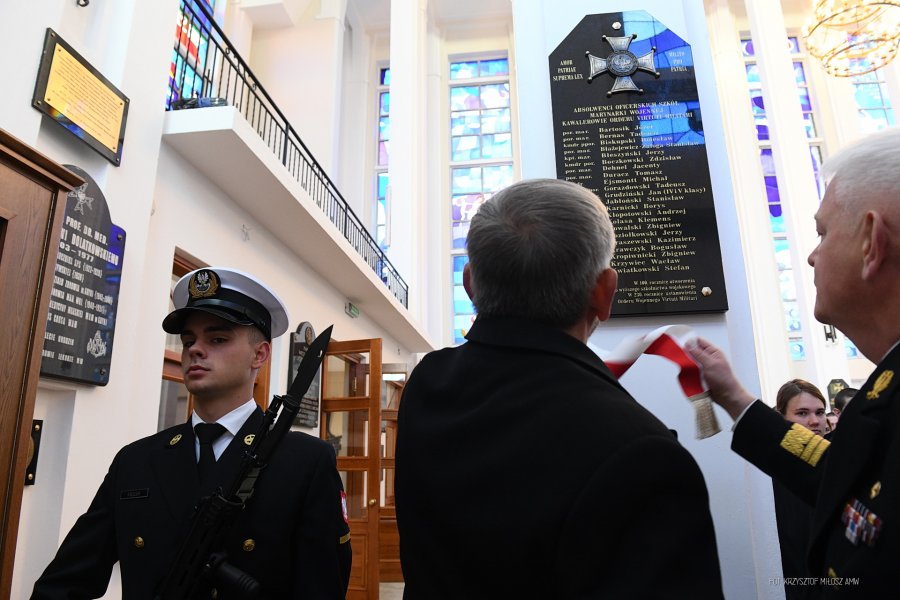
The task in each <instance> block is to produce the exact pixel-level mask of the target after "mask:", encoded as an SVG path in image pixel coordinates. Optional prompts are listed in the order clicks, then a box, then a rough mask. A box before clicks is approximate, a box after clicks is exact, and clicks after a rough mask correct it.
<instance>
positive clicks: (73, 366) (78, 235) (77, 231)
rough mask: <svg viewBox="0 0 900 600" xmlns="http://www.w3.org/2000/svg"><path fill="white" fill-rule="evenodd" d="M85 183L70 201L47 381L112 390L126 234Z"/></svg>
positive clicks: (47, 350) (53, 301) (50, 320)
mask: <svg viewBox="0 0 900 600" xmlns="http://www.w3.org/2000/svg"><path fill="white" fill-rule="evenodd" d="M64 166H65V167H66V168H67V169H69V170H70V171H72V172H74V173H76V174H78V175H79V176H81V177H82V178H83V179H84V180H85V184H84V185H82V186H81V187H78V188H76V189H74V190H72V191H71V192H69V195H68V197H67V199H66V216H65V219H64V221H63V227H62V232H61V234H60V239H59V253H58V255H57V258H56V270H55V272H54V274H53V289H52V291H51V293H50V310H49V312H48V313H47V329H46V331H45V332H44V351H43V355H42V358H41V375H47V376H49V377H60V378H63V379H72V380H75V381H80V382H82V383H91V384H94V385H106V384H107V383H108V382H109V369H110V363H111V358H112V349H113V333H114V332H115V327H116V308H117V307H118V304H119V284H120V282H121V279H122V260H123V258H124V255H125V231H124V230H123V229H122V228H121V227H119V226H118V225H115V224H113V222H112V220H111V218H110V215H109V207H108V206H107V204H106V199H105V198H104V196H103V192H102V191H100V188H99V187H98V186H97V184H96V183H95V182H94V180H93V178H92V177H91V176H90V175H88V174H87V173H85V172H84V171H83V170H82V169H80V168H78V167H75V166H72V165H64Z"/></svg>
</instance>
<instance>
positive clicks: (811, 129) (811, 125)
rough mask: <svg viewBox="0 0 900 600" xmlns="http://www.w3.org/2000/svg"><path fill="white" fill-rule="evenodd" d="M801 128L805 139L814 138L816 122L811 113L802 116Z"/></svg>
mask: <svg viewBox="0 0 900 600" xmlns="http://www.w3.org/2000/svg"><path fill="white" fill-rule="evenodd" d="M803 128H804V130H805V131H806V138H807V139H812V138H814V137H816V122H815V119H813V115H812V113H811V112H808V113H804V114H803Z"/></svg>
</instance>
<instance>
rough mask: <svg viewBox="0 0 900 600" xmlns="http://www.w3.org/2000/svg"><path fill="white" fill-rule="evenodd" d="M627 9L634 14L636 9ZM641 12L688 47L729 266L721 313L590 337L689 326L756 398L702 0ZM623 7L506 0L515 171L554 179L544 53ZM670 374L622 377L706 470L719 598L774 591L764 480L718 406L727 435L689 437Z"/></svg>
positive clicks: (647, 371)
mask: <svg viewBox="0 0 900 600" xmlns="http://www.w3.org/2000/svg"><path fill="white" fill-rule="evenodd" d="M629 9H630V10H637V9H638V7H629ZM640 9H643V10H646V11H647V12H649V13H651V14H653V15H654V16H655V17H656V18H657V19H659V20H660V21H662V22H663V23H665V24H666V25H667V26H668V27H669V28H670V29H672V30H673V31H675V32H676V33H678V34H679V35H680V36H681V37H682V38H683V39H685V40H687V41H688V42H689V43H690V44H691V45H692V51H693V55H694V62H695V70H696V74H697V84H698V89H699V93H700V101H701V105H702V108H703V124H704V131H705V135H706V144H707V154H708V157H709V163H710V172H711V176H712V187H713V194H714V198H715V208H716V218H717V220H718V227H719V239H720V244H721V248H722V259H723V263H724V264H726V265H727V268H726V269H725V278H726V287H727V293H728V303H729V310H728V312H726V313H724V314H721V315H719V314H716V315H677V316H670V317H637V318H619V319H615V320H613V321H610V322H608V323H606V324H604V325H603V326H602V327H601V328H600V329H599V330H598V331H597V333H595V334H594V336H593V337H592V339H591V342H592V343H594V344H596V345H597V346H599V347H601V348H607V349H612V348H614V347H615V346H616V345H617V344H618V343H619V341H621V340H622V339H624V338H625V337H630V336H635V335H641V334H644V333H647V332H649V331H651V330H653V329H655V328H656V327H659V326H661V325H664V324H669V323H684V324H688V325H691V326H693V327H694V328H695V329H696V330H697V331H698V333H700V335H702V336H704V337H706V338H708V339H710V340H712V341H713V342H714V343H716V344H717V345H719V346H720V347H722V348H723V349H725V350H726V352H728V353H729V354H730V355H731V357H732V359H733V361H734V367H735V370H736V372H737V374H738V376H739V377H740V379H741V380H742V381H743V382H744V383H745V385H747V386H748V388H749V389H751V391H753V392H755V393H757V394H758V393H759V389H758V387H759V385H758V380H757V376H756V372H757V368H756V360H755V356H754V350H753V348H754V346H753V344H754V340H753V336H752V331H751V328H750V309H749V304H748V292H747V287H746V280H745V277H744V272H743V264H744V261H743V258H742V254H741V252H742V250H741V247H740V236H739V235H738V225H737V216H736V213H735V207H734V204H733V200H732V190H731V181H730V176H729V165H728V164H727V158H726V157H727V153H726V152H725V147H724V143H725V142H724V137H723V131H722V123H721V117H720V111H719V108H718V100H717V95H716V90H715V81H714V80H713V68H712V59H711V54H710V50H709V47H708V42H707V40H708V34H707V32H706V22H705V18H704V13H703V6H702V3H701V2H700V0H696V1H695V0H684V1H683V2H666V1H663V0H656V1H654V0H646V1H645V2H644V3H643V4H642V5H641V7H640ZM621 10H622V5H621V3H617V2H614V1H612V0H597V1H596V2H593V3H591V7H590V10H589V11H588V10H585V7H584V4H583V3H581V2H578V1H577V0H541V2H539V3H535V2H533V1H525V0H515V1H514V2H513V19H514V26H515V35H516V75H517V79H518V87H517V96H518V101H519V107H520V108H519V120H520V123H522V124H525V123H527V124H528V125H527V127H524V126H522V127H521V137H520V147H521V161H522V162H521V164H522V176H523V177H525V178H532V177H555V176H556V168H555V164H556V163H555V158H554V139H553V123H552V118H551V115H552V111H551V102H550V89H549V80H548V77H547V61H548V57H549V55H550V53H551V52H552V51H553V49H554V48H556V46H557V45H558V44H559V43H560V42H561V41H562V40H563V39H564V38H565V36H566V35H568V33H569V32H570V31H571V30H572V29H573V28H574V27H575V26H576V25H577V24H578V22H579V21H580V20H581V19H582V18H583V17H584V16H585V15H586V14H598V13H604V12H619V11H621ZM676 375H677V373H676V372H675V370H674V368H673V367H672V366H670V365H668V364H666V363H665V361H664V360H663V359H658V358H656V357H649V356H648V357H645V358H642V359H641V360H640V361H638V363H637V364H635V366H634V367H632V369H631V370H630V371H629V372H628V373H626V374H625V376H624V377H623V378H622V383H623V385H624V386H625V387H626V389H628V390H629V391H630V392H631V393H632V394H633V395H634V396H635V398H636V399H637V400H638V401H639V402H640V403H641V404H643V405H644V406H646V407H647V408H648V409H650V410H651V411H652V412H653V413H654V414H656V415H657V416H658V417H659V418H660V419H661V420H662V421H663V422H664V423H666V425H667V426H669V427H670V428H672V429H675V430H677V431H678V433H679V440H681V442H682V444H683V445H684V446H685V447H686V448H687V449H688V450H689V451H690V452H691V454H692V455H693V456H694V457H695V458H696V460H697V462H698V463H699V465H700V468H701V469H702V471H703V473H704V476H705V478H706V483H707V487H708V488H709V493H710V506H711V509H712V513H713V520H714V524H715V528H716V536H717V541H718V549H719V557H720V563H721V567H722V578H723V584H724V591H725V597H727V598H729V599H730V598H738V599H739V598H779V597H782V596H781V594H782V592H781V591H780V590H779V589H778V587H777V586H772V585H769V582H768V578H769V577H775V576H780V574H781V568H780V562H779V556H780V554H779V548H778V537H777V532H776V531H775V522H774V517H773V514H774V511H773V506H772V493H771V486H770V485H769V480H768V478H767V477H765V476H762V474H761V473H759V472H758V471H756V469H755V468H753V467H749V466H747V465H746V463H744V461H743V460H742V459H741V458H739V457H738V456H737V455H735V454H734V453H732V452H731V451H730V450H729V445H730V441H731V440H730V438H731V434H730V432H728V428H729V427H730V425H731V423H730V419H729V418H728V417H727V415H725V414H724V412H722V411H721V410H717V412H718V415H719V420H720V423H721V424H722V425H723V426H724V427H725V429H726V431H725V432H724V433H720V434H718V435H717V436H715V437H713V438H710V439H707V440H702V441H698V440H696V439H694V434H695V427H694V423H693V411H692V410H691V408H690V407H689V405H688V403H687V401H686V400H685V399H684V395H683V393H682V392H681V389H680V387H679V386H678V384H677V379H676ZM648 543H652V541H649V542H648Z"/></svg>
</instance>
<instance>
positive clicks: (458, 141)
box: [450, 135, 481, 161]
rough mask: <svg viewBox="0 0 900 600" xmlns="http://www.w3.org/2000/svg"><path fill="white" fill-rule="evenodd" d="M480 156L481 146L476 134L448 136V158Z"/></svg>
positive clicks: (476, 157) (473, 157)
mask: <svg viewBox="0 0 900 600" xmlns="http://www.w3.org/2000/svg"><path fill="white" fill-rule="evenodd" d="M478 158H481V146H480V145H479V138H478V136H477V135H464V136H457V137H452V138H450V160H454V161H456V160H474V159H478Z"/></svg>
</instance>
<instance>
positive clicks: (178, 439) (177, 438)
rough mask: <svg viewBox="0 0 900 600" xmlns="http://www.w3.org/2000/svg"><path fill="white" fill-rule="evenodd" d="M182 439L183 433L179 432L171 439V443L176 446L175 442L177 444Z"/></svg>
mask: <svg viewBox="0 0 900 600" xmlns="http://www.w3.org/2000/svg"><path fill="white" fill-rule="evenodd" d="M180 441H181V434H180V433H179V434H178V435H176V436H175V437H173V438H172V439H171V440H169V445H170V446H174V445H175V444H177V443H178V442H180Z"/></svg>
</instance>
